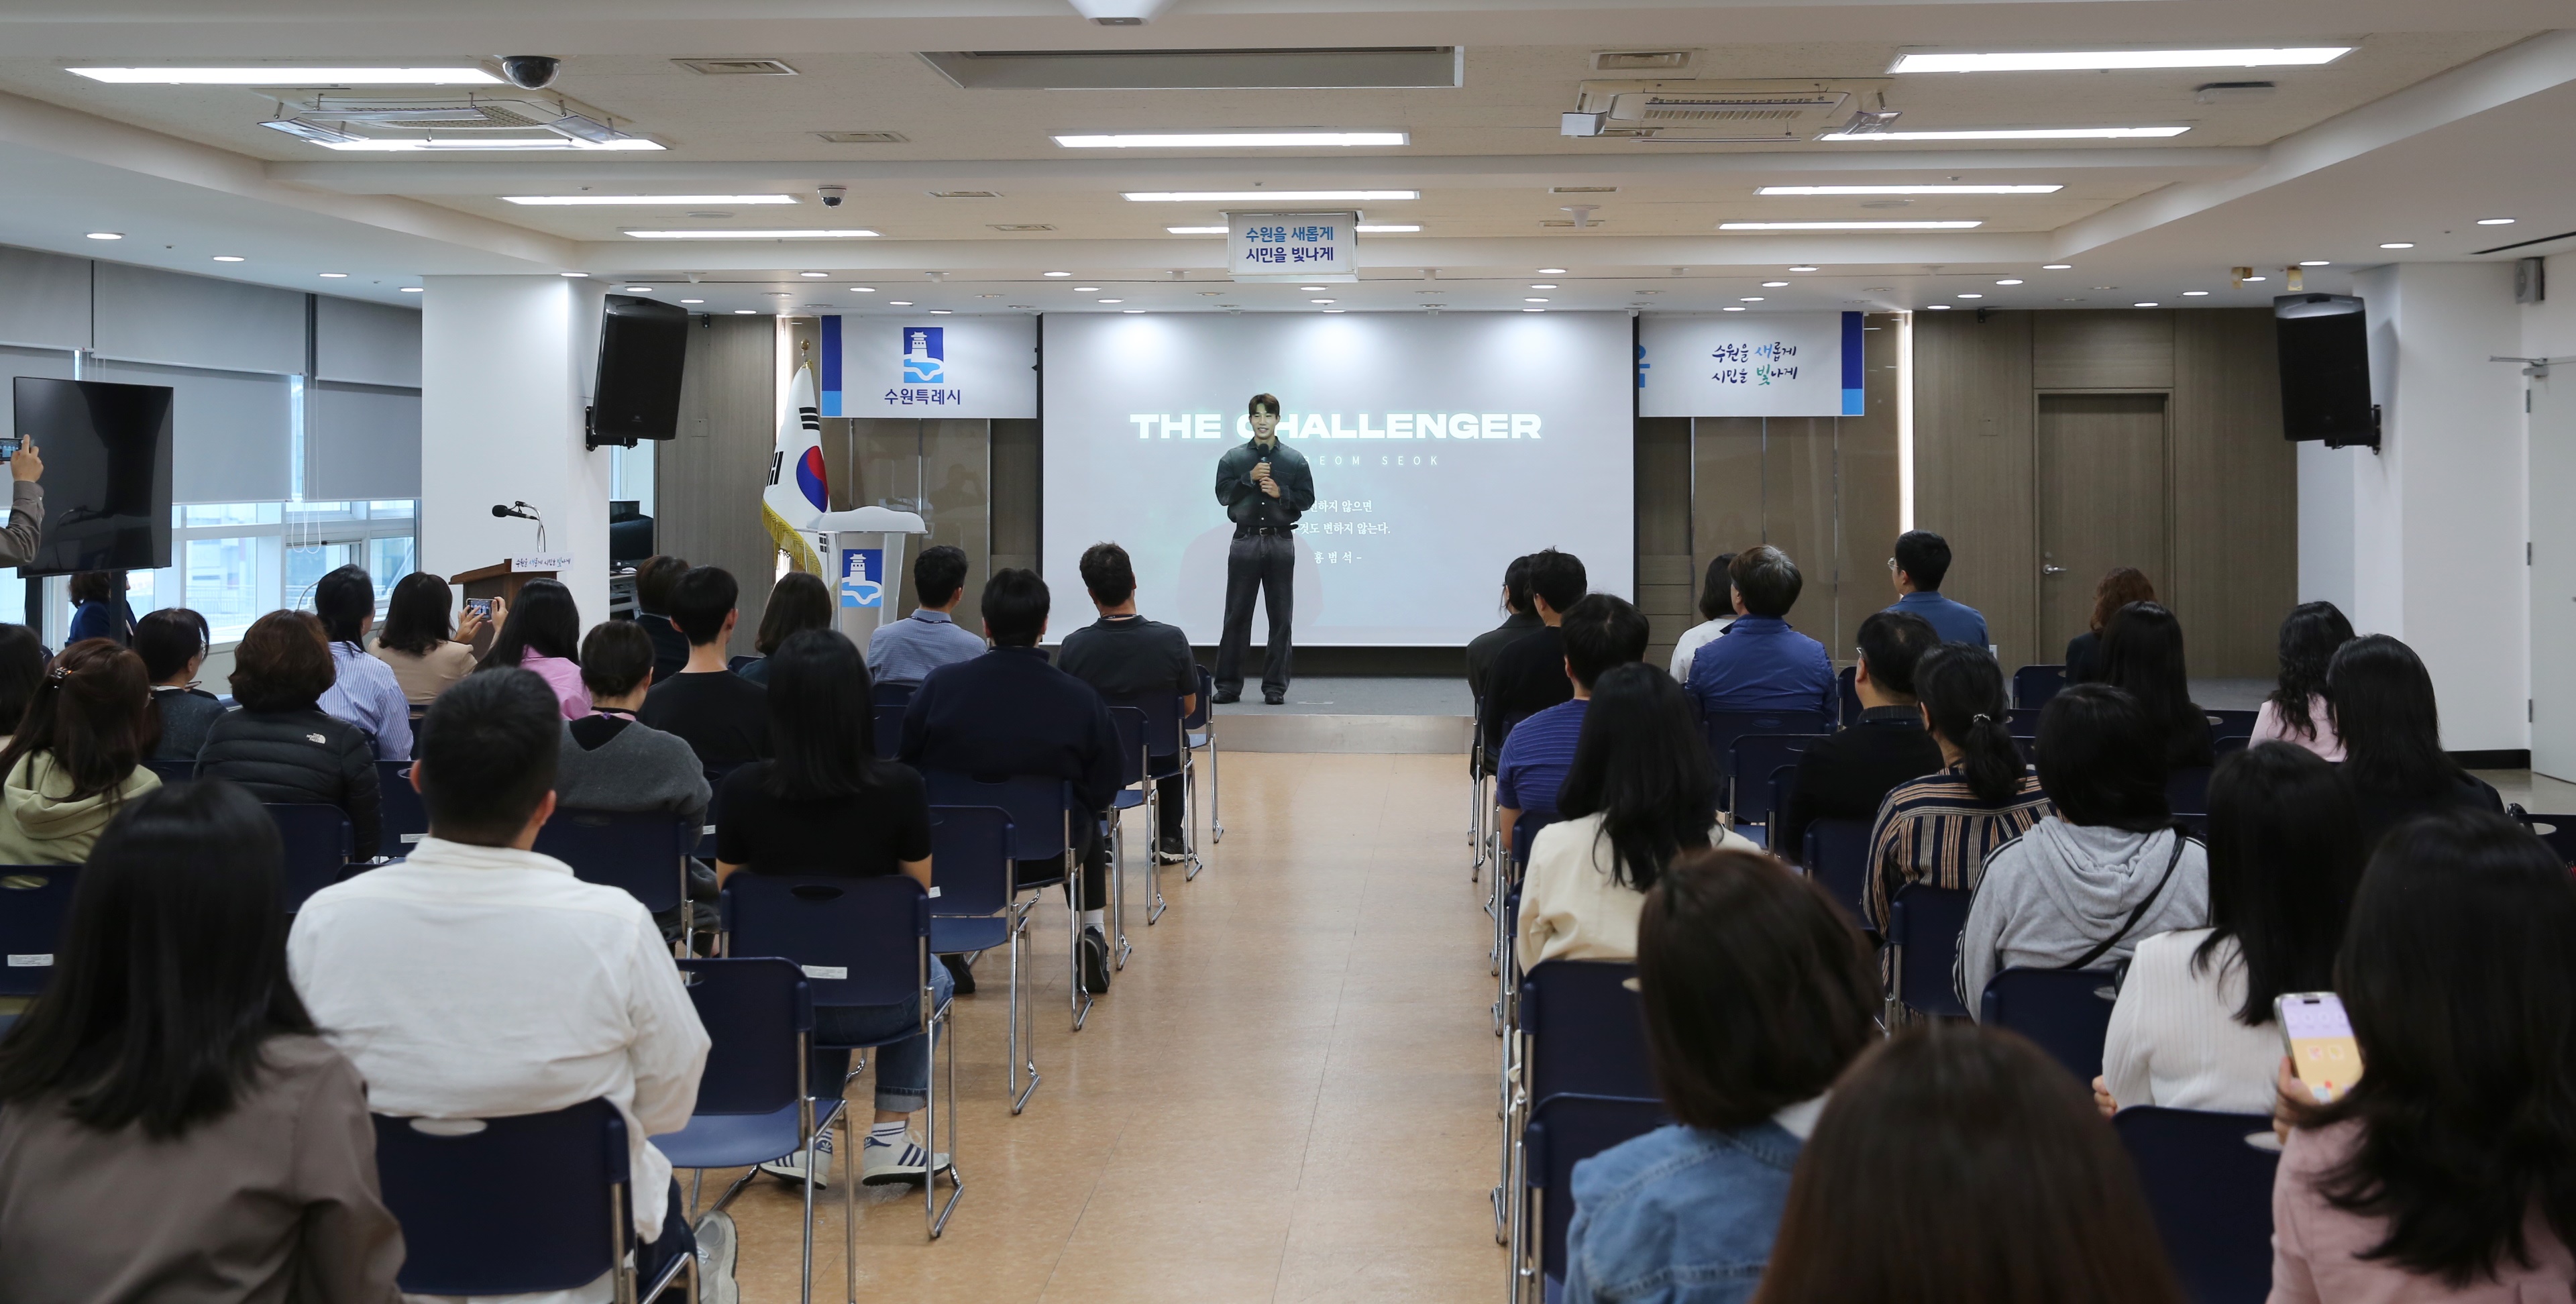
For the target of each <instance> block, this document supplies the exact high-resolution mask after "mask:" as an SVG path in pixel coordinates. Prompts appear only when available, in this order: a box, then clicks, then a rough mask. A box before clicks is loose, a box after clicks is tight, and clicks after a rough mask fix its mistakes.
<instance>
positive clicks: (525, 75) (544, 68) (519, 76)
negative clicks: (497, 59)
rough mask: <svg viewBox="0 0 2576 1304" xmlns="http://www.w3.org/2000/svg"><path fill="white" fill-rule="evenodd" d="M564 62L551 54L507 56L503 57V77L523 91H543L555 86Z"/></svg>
mask: <svg viewBox="0 0 2576 1304" xmlns="http://www.w3.org/2000/svg"><path fill="white" fill-rule="evenodd" d="M562 67H563V60H561V59H558V58H555V57H554V56H553V55H549V54H505V55H502V56H501V75H502V76H504V77H507V78H509V79H510V84H511V85H513V86H516V87H518V88H520V89H522V90H531V91H541V90H544V89H545V88H546V87H548V86H551V85H553V84H554V81H555V73H556V72H557V71H558V70H560V69H561V68H562Z"/></svg>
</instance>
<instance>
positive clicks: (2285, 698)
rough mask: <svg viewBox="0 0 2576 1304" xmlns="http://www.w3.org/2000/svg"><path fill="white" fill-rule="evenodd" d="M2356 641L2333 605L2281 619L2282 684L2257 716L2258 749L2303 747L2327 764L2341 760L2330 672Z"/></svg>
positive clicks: (2293, 611) (2311, 605) (2306, 605)
mask: <svg viewBox="0 0 2576 1304" xmlns="http://www.w3.org/2000/svg"><path fill="white" fill-rule="evenodd" d="M2351 641H2352V622H2351V621H2349V620H2346V619H2344V618H2343V612H2341V611H2339V610H2337V609H2336V608H2335V604H2333V603H2331V602H2302V603H2300V604H2299V605H2297V606H2295V607H2292V608H2290V614H2289V615H2287V616H2284V617H2282V618H2281V678H2280V681H2279V683H2278V684H2277V685H2276V686H2275V687H2274V688H2273V689H2272V692H2271V695H2270V696H2268V697H2266V698H2264V699H2263V706H2262V708H2261V709H2260V710H2258V711H2256V712H2255V713H2254V735H2253V737H2252V739H2251V740H2250V741H2252V742H2257V743H2268V742H2285V743H2294V744H2296V745H2298V746H2301V747H2305V748H2307V749H2308V750H2309V751H2312V752H2315V753H2316V754H2317V755H2319V756H2322V757H2324V758H2326V759H2327V760H2329V761H2340V760H2342V759H2343V739H2342V738H2341V737H2339V736H2337V735H2336V733H2335V727H2334V713H2333V711H2331V710H2330V709H2328V707H2327V705H2326V667H2327V666H2329V665H2332V664H2333V663H2334V654H2335V652H2336V650H2337V649H2339V648H2341V647H2342V646H2343V645H2344V644H2346V643H2349V642H2351Z"/></svg>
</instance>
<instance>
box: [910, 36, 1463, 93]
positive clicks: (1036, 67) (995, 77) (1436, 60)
mask: <svg viewBox="0 0 2576 1304" xmlns="http://www.w3.org/2000/svg"><path fill="white" fill-rule="evenodd" d="M921 60H922V62H924V63H927V64H929V65H930V66H931V67H933V68H935V69H938V70H939V74H940V75H941V76H943V77H946V78H947V79H948V80H950V81H951V82H954V83H956V84H957V85H958V86H960V87H962V88H964V89H966V90H1050V91H1069V90H1094V91H1097V90H1130V91H1146V90H1161V91H1186V90H1199V91H1206V90H1253V89H1264V90H1428V89H1434V88H1442V87H1456V86H1463V85H1465V84H1466V62H1467V61H1466V52H1465V51H1464V50H1462V49H1461V48H1459V47H1457V46H1454V45H1413V46H1384V47H1374V48H1371V47H1350V46H1335V47H1326V48H1319V49H1281V48H1271V49H1232V50H1205V49H1202V50H932V51H926V52H924V53H923V54H922V55H921Z"/></svg>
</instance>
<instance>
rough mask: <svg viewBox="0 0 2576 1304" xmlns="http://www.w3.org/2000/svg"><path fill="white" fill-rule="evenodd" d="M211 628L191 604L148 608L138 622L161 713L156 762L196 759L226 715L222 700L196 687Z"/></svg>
mask: <svg viewBox="0 0 2576 1304" xmlns="http://www.w3.org/2000/svg"><path fill="white" fill-rule="evenodd" d="M208 632H209V631H208V630H207V628H206V618H205V617H203V616H200V615H198V614H197V613H196V612H193V611H190V610H188V609H187V608H186V607H164V608H162V609H161V610H159V611H147V612H144V613H143V619H141V620H138V621H136V622H134V654H135V655H136V656H139V657H142V658H143V673H145V674H147V675H150V676H151V677H152V710H153V713H154V714H156V715H158V716H159V717H160V738H161V741H160V742H159V743H157V744H155V745H154V746H153V748H152V759H154V760H156V761H193V760H195V759H197V749H198V748H201V747H203V746H205V745H206V730H207V729H209V728H211V727H213V725H214V723H215V717H217V716H219V715H222V714H223V713H224V704H223V702H222V701H221V700H220V699H218V698H217V697H216V696H215V695H214V694H212V693H209V692H206V691H205V690H203V689H200V688H198V687H197V671H198V670H200V669H202V668H203V667H204V666H205V664H206V650H207V647H208V639H207V634H208Z"/></svg>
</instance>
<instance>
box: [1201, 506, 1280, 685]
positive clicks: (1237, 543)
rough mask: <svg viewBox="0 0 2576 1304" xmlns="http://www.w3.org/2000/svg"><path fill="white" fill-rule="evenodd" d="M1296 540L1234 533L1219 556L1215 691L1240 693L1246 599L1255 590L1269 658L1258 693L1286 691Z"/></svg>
mask: <svg viewBox="0 0 2576 1304" xmlns="http://www.w3.org/2000/svg"><path fill="white" fill-rule="evenodd" d="M1296 583H1297V535H1296V533H1295V532H1294V531H1290V530H1267V529H1258V530H1257V529H1255V528H1253V527H1250V526H1245V527H1243V528H1240V529H1237V530H1236V531H1235V532H1234V543H1233V544H1232V545H1231V546H1229V547H1228V548H1227V549H1226V551H1225V635H1224V637H1223V639H1221V640H1220V641H1219V642H1218V643H1217V648H1216V689H1217V691H1218V692H1220V693H1240V692H1242V691H1243V648H1244V645H1245V644H1247V643H1250V642H1251V641H1252V594H1253V591H1254V590H1255V589H1258V590H1260V592H1261V597H1262V604H1263V607H1264V608H1265V609H1266V610H1267V611H1268V613H1269V616H1270V656H1269V659H1268V660H1267V661H1265V662H1264V663H1263V664H1262V667H1261V691H1262V692H1263V693H1265V694H1266V693H1285V692H1287V691H1288V656H1289V641H1288V622H1289V617H1290V616H1291V615H1293V614H1294V613H1295V610H1296V606H1297V590H1296Z"/></svg>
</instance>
